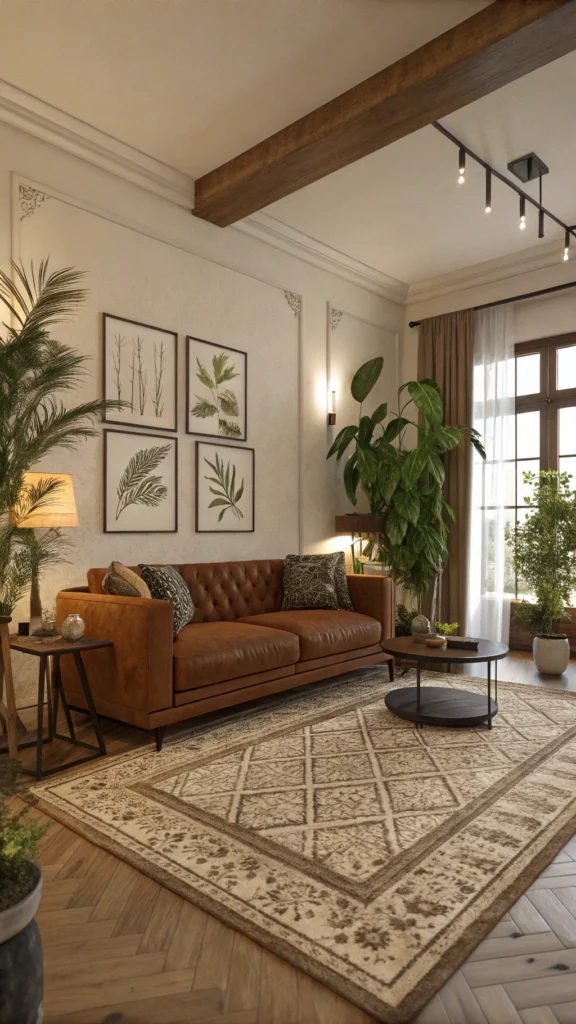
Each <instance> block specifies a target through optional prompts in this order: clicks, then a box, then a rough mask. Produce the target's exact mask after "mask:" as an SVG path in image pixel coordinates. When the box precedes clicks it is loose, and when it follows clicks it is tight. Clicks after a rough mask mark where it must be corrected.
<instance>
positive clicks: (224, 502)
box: [208, 498, 230, 508]
mask: <svg viewBox="0 0 576 1024" xmlns="http://www.w3.org/2000/svg"><path fill="white" fill-rule="evenodd" d="M229 504H230V502H229V501H228V499H227V498H214V500H213V501H211V502H210V504H209V505H208V508H215V507H216V505H229Z"/></svg>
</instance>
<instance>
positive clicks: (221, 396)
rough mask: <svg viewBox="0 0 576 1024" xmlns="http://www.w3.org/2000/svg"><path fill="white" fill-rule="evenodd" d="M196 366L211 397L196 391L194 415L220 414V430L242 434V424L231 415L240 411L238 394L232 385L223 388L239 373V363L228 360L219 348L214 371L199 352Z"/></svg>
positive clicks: (237, 434) (226, 435)
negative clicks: (237, 366) (197, 393)
mask: <svg viewBox="0 0 576 1024" xmlns="http://www.w3.org/2000/svg"><path fill="white" fill-rule="evenodd" d="M196 366H197V372H196V377H197V378H198V380H199V381H200V383H201V384H203V385H204V387H206V388H208V390H209V392H210V398H206V397H202V396H200V395H196V396H195V397H196V405H195V406H193V408H192V409H191V410H190V411H191V414H192V416H197V417H199V418H200V419H208V418H209V417H211V416H218V433H219V434H221V435H222V436H223V437H242V430H241V428H240V426H239V424H238V423H234V421H233V420H232V419H230V417H231V416H239V415H240V409H239V406H238V398H237V396H236V394H235V392H234V391H232V389H231V388H223V389H222V385H223V384H226V383H227V382H228V381H230V380H234V378H235V377H238V376H239V374H238V373H237V371H236V366H235V365H234V363H229V356H228V355H227V354H226V353H225V352H220V353H219V354H217V355H215V356H213V357H212V371H211V374H210V373H209V372H208V370H207V368H206V366H205V365H204V363H202V362H201V360H200V359H199V358H198V356H196Z"/></svg>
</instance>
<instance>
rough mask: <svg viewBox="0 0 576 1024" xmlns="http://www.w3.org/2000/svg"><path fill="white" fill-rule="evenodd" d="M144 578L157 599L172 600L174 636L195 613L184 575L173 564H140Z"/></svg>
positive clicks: (152, 594)
mask: <svg viewBox="0 0 576 1024" xmlns="http://www.w3.org/2000/svg"><path fill="white" fill-rule="evenodd" d="M138 568H139V569H140V570H141V572H142V579H143V580H144V582H145V583H147V584H148V586H149V587H150V594H151V596H152V597H153V598H155V599H156V600H157V601H170V602H171V604H172V606H173V608H174V636H176V634H177V633H179V632H180V630H181V629H182V627H183V626H186V625H187V623H188V622H190V620H191V619H192V616H193V615H194V604H193V602H192V598H191V597H190V591H189V590H188V587H187V586H186V583H185V582H184V580H183V579H182V576H181V575H180V573H179V572H178V569H175V568H174V566H173V565H163V566H161V567H160V568H158V567H156V566H153V565H139V566H138Z"/></svg>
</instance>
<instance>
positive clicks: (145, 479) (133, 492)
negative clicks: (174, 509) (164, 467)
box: [116, 444, 171, 520]
mask: <svg viewBox="0 0 576 1024" xmlns="http://www.w3.org/2000/svg"><path fill="white" fill-rule="evenodd" d="M170 447H171V446H170V445H169V444H165V445H158V446H155V447H153V448H141V449H140V451H138V452H136V453H135V454H134V455H133V456H132V458H131V459H130V460H129V462H128V465H127V466H126V469H125V470H124V472H123V473H122V476H121V477H120V482H119V484H118V488H117V491H116V494H117V495H118V504H117V506H116V519H117V520H118V518H119V517H120V515H121V514H122V512H124V510H125V509H127V508H128V506H129V505H147V506H148V507H149V508H156V507H157V506H158V505H160V503H161V502H163V501H165V499H166V497H167V495H168V488H167V487H166V486H165V484H163V483H162V477H161V476H153V475H152V470H154V469H156V468H157V467H158V466H159V465H160V463H161V462H162V460H163V459H165V458H166V456H167V454H168V452H169V451H170Z"/></svg>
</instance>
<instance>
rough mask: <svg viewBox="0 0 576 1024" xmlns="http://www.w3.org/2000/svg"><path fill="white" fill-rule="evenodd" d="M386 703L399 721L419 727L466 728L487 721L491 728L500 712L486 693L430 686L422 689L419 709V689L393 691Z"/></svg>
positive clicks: (410, 688) (388, 695) (407, 687)
mask: <svg viewBox="0 0 576 1024" xmlns="http://www.w3.org/2000/svg"><path fill="white" fill-rule="evenodd" d="M385 703H386V707H387V708H388V710H389V711H392V712H393V713H394V714H395V715H398V717H399V718H405V719H407V721H409V722H416V723H417V724H419V725H443V726H448V727H453V726H456V727H458V726H460V727H465V726H471V725H482V723H483V722H485V723H486V724H487V725H489V726H490V725H491V724H492V719H493V717H494V715H496V714H497V713H498V704H497V703H496V701H495V700H493V699H492V698H487V697H485V696H484V695H483V694H479V693H472V692H471V691H470V690H455V689H452V687H446V686H429V685H428V684H426V685H425V686H422V687H421V688H420V707H418V688H417V687H416V686H405V687H402V688H400V689H398V690H391V691H390V692H389V693H387V694H386V697H385Z"/></svg>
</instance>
